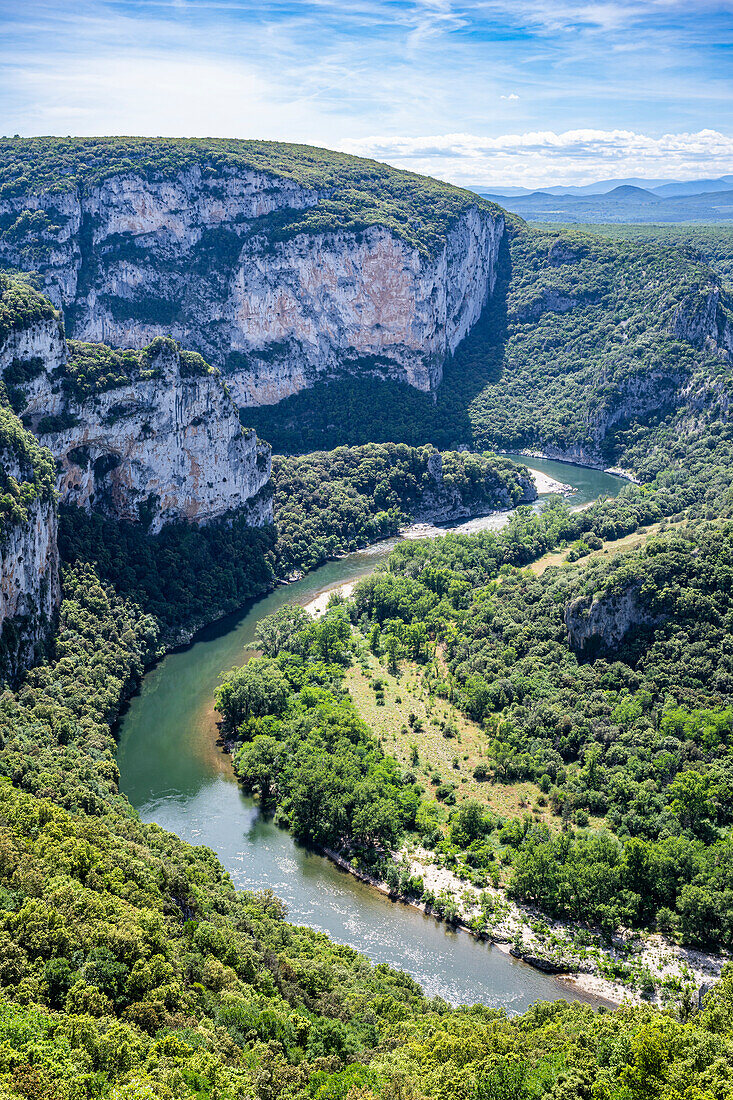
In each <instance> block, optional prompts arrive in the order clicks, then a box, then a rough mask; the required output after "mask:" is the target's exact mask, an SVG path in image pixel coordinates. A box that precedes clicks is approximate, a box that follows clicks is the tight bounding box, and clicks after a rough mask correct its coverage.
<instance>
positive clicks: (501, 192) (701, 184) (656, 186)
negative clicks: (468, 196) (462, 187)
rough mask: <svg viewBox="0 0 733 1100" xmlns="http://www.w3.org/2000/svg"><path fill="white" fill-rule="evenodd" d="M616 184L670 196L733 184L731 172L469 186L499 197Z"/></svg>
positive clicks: (606, 189) (591, 191) (589, 190)
mask: <svg viewBox="0 0 733 1100" xmlns="http://www.w3.org/2000/svg"><path fill="white" fill-rule="evenodd" d="M619 187H639V188H641V189H642V190H644V191H651V192H653V193H654V194H655V195H660V196H666V197H672V196H677V195H698V194H703V193H706V192H711V191H712V192H714V191H729V190H730V189H731V188H733V174H731V175H724V176H718V177H717V178H715V179H701V180H671V179H647V178H645V177H642V176H631V177H626V178H622V179H610V180H598V182H597V183H586V184H583V185H581V186H576V185H573V184H553V185H552V186H550V187H535V188H532V187H501V186H499V187H495V188H494V187H486V186H482V185H480V184H477V185H476V186H475V187H473V188H472V190H473V191H475V192H476V193H477V194H479V195H497V196H501V198H520V197H526V196H527V195H536V194H537V193H538V192H539V191H541V192H542V193H543V194H545V195H608V194H609V193H610V192H612V191H615V190H617V189H618V188H619Z"/></svg>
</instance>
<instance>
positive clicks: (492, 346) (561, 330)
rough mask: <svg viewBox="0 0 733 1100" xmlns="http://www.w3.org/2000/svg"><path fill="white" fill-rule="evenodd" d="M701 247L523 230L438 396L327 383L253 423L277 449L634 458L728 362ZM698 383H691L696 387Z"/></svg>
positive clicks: (719, 300)
mask: <svg viewBox="0 0 733 1100" xmlns="http://www.w3.org/2000/svg"><path fill="white" fill-rule="evenodd" d="M708 252H709V256H706V259H705V260H702V259H701V258H700V255H699V253H696V254H693V253H692V251H691V250H685V249H679V248H675V247H670V246H669V245H668V244H667V240H666V239H664V240H663V241H662V242H657V241H653V242H648V241H641V242H637V241H634V242H633V243H629V242H627V241H625V240H617V241H612V242H611V241H607V240H602V239H599V238H598V237H591V236H589V235H587V234H585V233H579V232H565V233H562V234H560V235H558V234H554V233H548V232H537V231H532V230H525V231H522V232H517V233H515V234H514V235H513V237H512V239H511V241H510V242H509V243H508V244H507V245H506V246H505V251H504V254H503V259H502V264H503V266H502V268H501V270H500V275H499V282H498V284H497V287H496V290H495V293H494V295H493V297H492V299H491V301H490V302H489V304H488V305H487V307H486V310H485V312H484V316H483V317H482V319H481V321H480V322H479V324H478V325H476V327H475V328H474V329H473V330H472V332H471V333H470V335H469V336H468V337H467V339H466V340H464V342H463V343H462V344H461V346H460V347H459V348H458V350H457V352H456V354H455V356H454V358H453V361H452V362H451V363H450V364H449V365H448V366H447V367H446V369H445V372H444V382H443V385H442V386H441V388H440V390H439V391H438V396H437V402H436V403H435V404H433V403H432V402H431V400H430V399H428V398H425V397H424V396H423V395H421V394H419V393H415V392H414V391H410V390H409V389H408V387H405V386H401V385H400V384H399V383H397V382H378V381H376V380H373V379H353V378H352V379H345V380H342V381H331V382H330V383H328V384H326V383H321V382H319V383H318V384H317V385H316V386H315V387H314V388H313V389H312V390H309V391H307V392H303V393H300V394H298V395H296V396H295V397H292V398H289V399H287V400H286V401H283V402H281V403H280V404H279V405H277V406H274V407H272V408H267V409H261V410H257V411H255V412H254V414H253V418H252V419H253V423H255V424H256V425H257V427H258V430H259V432H260V434H261V435H263V436H264V437H265V438H267V439H269V440H270V441H271V442H272V443H273V446H274V448H275V450H276V451H289V450H305V449H311V448H313V447H316V446H335V445H337V444H339V443H342V442H345V441H346V440H348V441H349V442H365V441H367V440H372V441H374V440H381V439H399V440H401V441H402V440H404V441H409V442H414V443H423V442H427V441H430V442H432V443H435V444H436V445H438V446H441V447H446V446H455V445H456V444H457V443H469V444H470V443H472V444H473V445H475V446H477V447H480V448H486V447H505V448H507V449H520V448H522V447H544V448H550V449H552V450H553V451H559V452H560V453H565V454H566V455H567V456H568V457H572V456H573V455H576V456H583V455H585V456H587V457H588V458H590V459H603V460H605V461H607V462H610V461H618V462H621V463H622V464H623V462H624V461H625V454H626V448H627V446H628V444H629V442H630V441H632V440H633V439H635V437H636V436H637V435H638V434H639V433H643V434H644V435H645V437H646V438H647V441H648V439H649V433H650V429H651V428H653V427H654V425H655V424H656V423H659V422H660V421H661V422H663V421H664V420H665V418H668V417H670V416H673V415H674V414H675V413H676V412H678V410H681V409H685V408H686V407H689V402H690V398H691V396H692V394H694V393H695V392H696V390H697V389H698V388H700V387H701V386H702V380H703V379H705V378H708V377H710V376H715V375H716V374H719V373H720V372H721V370H724V369H726V368H725V362H726V348H729V347H730V342H731V337H730V335H726V332H728V333H730V325H731V321H730V317H731V308H730V305H729V304H727V302H728V299H727V297H726V293H725V291H724V290H718V284H719V283H720V282H721V278H722V277H719V276H717V275H716V273H715V270H714V269H711V267H710V266H708V264H707V262H706V260H708V259H710V260H711V261H715V259H717V253H715V254H713V252H712V251H711V250H708ZM690 386H691V389H690Z"/></svg>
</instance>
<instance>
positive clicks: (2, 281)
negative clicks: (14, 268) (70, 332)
mask: <svg viewBox="0 0 733 1100" xmlns="http://www.w3.org/2000/svg"><path fill="white" fill-rule="evenodd" d="M50 320H54V321H56V320H58V314H57V312H56V310H55V309H54V308H53V306H52V305H51V303H50V302H49V300H48V298H46V297H45V296H44V295H43V294H41V293H40V291H38V290H36V288H35V287H34V285H33V281H32V279H31V278H30V277H29V276H27V275H21V274H17V273H13V274H8V273H6V272H2V271H0V343H4V342H5V340H6V339H7V338H8V336H9V335H10V333H11V332H12V331H13V330H14V329H24V328H28V327H29V326H30V325H33V324H36V323H37V322H39V321H50Z"/></svg>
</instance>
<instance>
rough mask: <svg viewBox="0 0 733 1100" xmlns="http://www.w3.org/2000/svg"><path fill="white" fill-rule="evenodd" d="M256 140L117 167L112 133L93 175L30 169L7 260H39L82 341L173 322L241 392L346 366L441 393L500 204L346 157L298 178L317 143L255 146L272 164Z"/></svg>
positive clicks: (301, 383) (479, 282)
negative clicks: (382, 193) (218, 153)
mask: <svg viewBox="0 0 733 1100" xmlns="http://www.w3.org/2000/svg"><path fill="white" fill-rule="evenodd" d="M252 144H256V143H229V145H234V146H235V147H236V148H235V152H237V150H240V147H241V150H244V151H243V152H241V151H240V152H237V158H236V159H234V160H233V159H232V156H229V158H228V159H227V160H226V161H224V162H222V161H221V159H212V157H213V153H212V149H211V148H210V147H209V146H207V147H206V149H202V151H201V153H200V155H198V157H197V159H194V160H193V161H192V160H191V159H190V158H189V159H188V160H186V159H185V158H184V159H181V155H179V154H180V150H179V151H178V154H177V155H179V159H178V161H175V162H174V161H171V160H170V159H168V160H166V161H165V163H161V162H160V159H159V158H158V159H157V160H156V159H155V156H156V155H157V154H159V153H160V150H161V149H166V150H167V149H168V148H169V147H168V146H167V145H165V144H160V143H158V144H157V145H155V148H154V150H153V153H151V154H150V156H152V157H153V160H152V161H151V160H150V158H148V161H147V162H146V163H145V166H144V167H143V166H140V167H139V168H135V169H134V170H131V168H130V167H129V166H130V158H129V157H128V158H127V159H126V160H124V161H119V160H118V161H115V162H114V165H112V166H110V164H109V163H108V160H109V155H110V154H109V152H108V147H107V146H105V150H107V151H106V152H105V156H107V158H108V160H106V161H105V168H104V172H102V173H101V178H99V175H100V173H97V175H95V176H90V175H89V171H88V168H87V165H86V163H85V164H83V165H81V166H80V165H79V164H78V163H77V162H75V163H74V171H75V172H76V175H75V176H74V177H73V180H74V185H72V184H71V183H69V180H68V179H64V178H60V179H59V178H54V179H53V181H51V180H50V179H49V174H48V172H46V174H44V172H39V173H37V175H38V180H37V181H36V182H35V185H34V186H31V185H30V184H29V182H28V179H27V178H26V182H25V184H22V183H19V184H18V186H17V187H15V188H14V189H13V190H12V192H11V194H10V195H7V196H6V197H4V198H3V199H2V200H0V218H2V219H3V222H4V224H5V225H8V226H9V228H8V229H7V230H6V231H5V232H4V233H0V260H2V261H4V262H5V263H10V264H13V265H16V266H19V267H25V266H30V265H32V266H33V267H34V268H35V269H37V270H38V271H40V272H41V273H42V277H43V280H44V284H45V288H46V292H47V293H48V295H49V297H50V298H51V299H52V301H53V302H54V303H55V304H56V305H57V306H58V307H63V309H64V311H65V314H66V319H67V326H68V329H69V332H70V333H71V335H73V336H74V337H75V338H77V339H82V340H87V341H103V342H105V343H109V344H112V345H114V346H116V347H135V348H141V347H143V346H145V345H146V344H147V343H149V341H150V340H152V339H153V338H154V337H155V336H159V335H168V334H170V335H172V336H173V337H174V338H175V339H177V340H179V341H180V342H181V343H182V344H183V345H184V346H186V347H191V348H195V349H196V350H198V351H199V352H201V353H202V354H203V355H204V356H205V358H206V359H207V360H208V361H209V362H211V363H213V364H215V365H216V366H218V367H220V368H222V369H223V370H224V371H225V373H226V375H227V377H228V380H229V383H230V386H231V392H232V395H233V397H234V399H235V401H236V402H237V403H238V404H239V405H240V406H248V405H250V406H251V405H263V404H272V403H275V402H277V401H279V400H281V399H282V398H284V397H287V396H289V395H291V394H294V393H297V392H298V391H299V390H301V389H303V388H305V387H307V386H309V385H311V384H312V382H313V381H314V380H315V379H316V378H317V377H319V376H324V375H330V374H334V373H338V372H341V371H344V370H347V371H354V370H356V371H360V372H369V373H372V374H376V375H379V376H392V377H396V378H399V379H401V380H403V381H407V382H408V383H410V384H411V385H413V386H416V387H417V388H419V389H421V390H424V391H430V390H432V389H434V388H435V387H436V386H437V385H438V383H439V382H440V380H441V377H442V370H443V363H444V361H445V359H446V357H447V356H448V355H450V353H452V352H453V351H454V350H455V348H456V347H457V345H458V344H459V343H460V341H461V340H462V339H463V337H464V336H465V335H466V334H467V332H468V331H469V330H470V329H471V327H472V326H473V325H474V324H475V322H476V321H477V320H478V318H479V315H480V313H481V310H482V308H483V306H484V304H485V303H486V301H487V298H488V297H489V295H490V294H491V291H492V288H493V286H494V281H495V277H496V262H497V255H498V249H499V243H500V240H501V238H502V235H503V233H504V228H505V226H504V218H503V214H502V212H501V211H498V209H497V208H493V209H492V208H491V207H490V205H489V204H487V203H485V202H484V201H483V200H480V199H479V198H478V197H477V196H470V195H469V194H468V193H467V192H461V191H459V190H458V189H455V188H452V189H450V188H447V186H446V185H439V184H438V183H437V181H425V180H421V178H420V177H413V176H410V175H409V174H408V173H397V172H396V171H395V170H392V169H389V170H388V169H386V167H385V166H376V167H375V166H374V165H373V162H365V161H359V160H357V159H356V158H345V157H341V158H340V159H339V160H338V161H337V170H336V171H334V170H333V168H332V166H331V161H330V160H326V159H324V160H323V163H324V166H323V167H322V168H321V169H319V172H318V173H314V172H312V171H311V172H310V174H308V173H307V172H306V173H305V174H304V171H305V170H304V169H303V164H305V165H308V164H309V163H310V162H309V160H308V157H309V156H310V155H311V154H314V153H319V152H320V153H322V154H325V151H318V150H315V151H314V150H310V152H308V151H307V150H306V151H300V152H299V151H297V150H296V152H295V153H293V154H290V159H287V157H286V158H285V159H283V154H282V150H287V149H289V148H290V147H287V146H280V147H278V146H275V145H274V144H272V143H260V144H261V145H267V146H268V149H270V150H274V152H271V154H270V155H271V157H274V156H276V155H277V156H278V157H280V159H279V160H278V161H277V164H278V165H279V167H277V168H276V169H274V170H273V169H268V170H263V169H258V168H256V167H248V164H249V163H250V162H251V163H252V164H257V163H259V162H260V161H261V159H262V158H261V157H260V158H259V160H258V159H257V157H254V156H253V154H252V153H251V151H249V152H248V150H249V147H250V145H252ZM32 148H34V146H33V143H30V144H29V145H28V147H27V148H25V147H24V149H25V155H26V156H27V157H28V158H30V159H31V162H32V153H31V150H32ZM76 148H77V147H76V146H74V149H76ZM115 148H116V146H115ZM174 152H175V150H174ZM131 156H132V154H131ZM338 156H339V155H337V154H329V157H331V158H332V159H333V158H336V157H338ZM86 159H87V160H90V161H91V159H92V157H91V155H89V154H87V156H86ZM322 159H323V158H322ZM125 164H126V165H127V166H128V167H127V168H125V167H124V165H125ZM176 165H178V166H176ZM32 167H34V165H33V163H32ZM377 169H379V170H380V171H382V170H383V172H384V173H387V172H388V173H389V175H385V176H384V178H381V177H380V179H379V180H378V183H379V186H380V187H381V188H382V189H383V190H385V189H388V187H389V186H393V187H394V188H395V193H396V194H397V196H398V198H397V201H395V202H394V203H393V204H392V205H391V206H390V205H389V204H387V205H385V207H384V211H382V210H381V208H379V207H377V208H376V209H372V207H374V206H375V204H376V203H377V201H378V200H377V199H375V198H374V194H373V192H374V191H375V185H374V183H373V179H372V177H374V176H375V172H376V170H377ZM69 171H71V169H69ZM298 173H300V176H301V177H303V180H304V182H299V176H298ZM29 174H32V173H29ZM293 176H295V177H296V178H293ZM392 177H395V179H393V178H392ZM395 180H396V182H395ZM421 188H422V189H423V190H425V191H426V194H425V197H424V199H422V198H421V206H420V209H419V210H418V211H417V213H416V214H415V218H414V220H415V221H418V220H419V219H422V220H421V221H420V224H421V225H422V224H423V223H424V222H425V220H426V218H428V216H430V217H432V218H433V219H434V220H436V219H437V223H438V229H435V228H434V227H433V226H432V223H430V224H431V235H429V236H428V235H427V231H425V230H424V231H423V232H422V234H421V233H420V232H418V231H417V230H416V229H415V227H414V224H412V210H411V208H410V202H409V199H410V195H411V194H413V193H419V194H420V195H422V192H421V190H420V189H421ZM411 189H412V191H411ZM446 195H448V199H446V197H445V196H446ZM380 201H381V200H380ZM370 204H371V205H370ZM400 206H401V207H402V211H401V212H400V213H399V214H395V210H396V209H399V207H400ZM413 206H414V203H413ZM444 207H445V210H444V209H443V208H444ZM431 209H432V210H434V211H437V213H435V214H430V215H428V214H426V213H425V211H426V210H427V211H430V210H431ZM309 211H311V212H312V213H313V216H312V218H311V219H310V220H305V221H304V220H303V216H304V215H303V212H306V213H308V212H309ZM400 217H402V218H404V219H405V220H404V223H403V224H400V220H399V219H400Z"/></svg>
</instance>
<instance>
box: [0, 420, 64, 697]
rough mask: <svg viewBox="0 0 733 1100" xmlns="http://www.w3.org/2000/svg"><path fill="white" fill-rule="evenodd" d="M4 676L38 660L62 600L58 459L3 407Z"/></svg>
mask: <svg viewBox="0 0 733 1100" xmlns="http://www.w3.org/2000/svg"><path fill="white" fill-rule="evenodd" d="M0 485H1V486H2V487H1V489H0V680H3V679H9V680H13V679H15V678H16V677H17V676H18V674H19V673H20V672H22V671H23V670H24V669H26V668H28V667H29V666H30V665H31V664H32V663H33V662H34V660H35V658H36V655H37V652H38V650H39V648H40V646H41V645H42V644H43V643H44V641H45V640H46V638H47V636H48V633H49V630H50V628H51V625H52V622H53V618H54V614H55V612H56V608H57V607H58V603H59V595H60V588H59V562H58V548H57V545H56V535H57V527H56V504H55V494H54V488H53V485H54V467H53V459H52V458H51V455H50V454H48V452H47V451H43V450H42V448H41V447H40V446H39V445H38V443H37V442H36V440H35V439H33V437H32V436H31V435H30V433H29V432H27V431H25V430H24V429H23V427H22V425H21V424H20V422H19V421H18V419H17V417H15V415H14V414H13V412H12V411H11V409H9V408H8V407H7V405H2V406H0Z"/></svg>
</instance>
